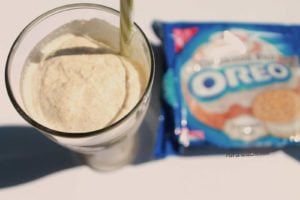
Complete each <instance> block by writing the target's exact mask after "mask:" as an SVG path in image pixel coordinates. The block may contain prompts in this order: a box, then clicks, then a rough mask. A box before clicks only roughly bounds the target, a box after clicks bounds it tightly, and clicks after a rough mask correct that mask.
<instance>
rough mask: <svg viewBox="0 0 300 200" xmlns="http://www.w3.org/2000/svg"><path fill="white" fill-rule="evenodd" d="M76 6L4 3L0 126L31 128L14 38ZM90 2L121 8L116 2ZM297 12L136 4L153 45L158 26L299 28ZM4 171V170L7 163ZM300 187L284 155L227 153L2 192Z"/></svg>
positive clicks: (60, 175)
mask: <svg viewBox="0 0 300 200" xmlns="http://www.w3.org/2000/svg"><path fill="white" fill-rule="evenodd" d="M78 2H82V1H75V0H26V1H20V0H1V6H0V25H1V29H0V63H1V65H0V126H8V125H27V124H26V123H25V122H24V121H23V120H22V119H21V117H19V115H18V114H17V112H16V111H15V110H14V109H13V107H12V105H11V103H10V102H9V99H8V97H7V94H6V91H5V85H4V66H5V60H6V57H7V54H8V51H9V48H10V46H11V45H12V43H13V41H14V39H15V38H16V36H17V35H18V33H19V32H20V31H21V29H22V28H23V27H24V26H25V25H27V24H28V23H29V22H30V21H31V20H32V19H33V18H35V17H37V16H38V15H40V14H41V13H43V12H45V11H47V10H49V9H52V8H54V7H57V6H60V5H63V4H69V3H78ZM85 2H87V3H92V2H93V3H99V4H104V5H106V6H110V7H113V8H116V9H119V1H118V0H110V1H108V0H107V1H103V0H98V1H85ZM299 8H300V2H299V0H284V1H281V0H248V1H244V0H226V1H225V0H224V1H222V0H206V1H205V0H136V1H135V21H136V22H137V23H138V24H139V25H140V26H141V28H142V29H143V30H144V31H145V33H146V35H147V36H148V37H149V39H150V41H151V42H153V43H155V44H158V43H159V41H158V39H157V38H156V37H155V35H154V34H153V32H152V30H151V23H152V22H153V20H167V21H175V20H183V21H188V20H192V21H248V22H249V21H250V22H280V23H298V24H300V10H299ZM150 112H151V111H150ZM154 127H155V126H154ZM153 131H155V130H153ZM1 134H3V132H0V140H1ZM296 154H297V152H296ZM299 155H300V151H299V153H298V156H299ZM2 156H3V155H2ZM0 157H1V152H0ZM0 164H3V163H1V159H0ZM0 174H1V172H0ZM0 181H1V176H0ZM299 185H300V163H299V161H297V160H296V159H294V158H292V157H290V156H289V155H286V154H285V153H283V152H281V151H276V152H273V153H269V154H266V155H260V156H248V157H235V158H229V157H226V156H225V155H222V154H221V155H214V156H197V157H188V158H186V157H184V158H179V157H170V158H167V159H164V160H160V161H153V162H148V163H145V164H142V165H137V166H128V167H125V168H123V169H121V170H118V171H114V172H109V173H97V172H94V171H92V170H90V169H89V168H87V167H84V166H80V167H75V168H72V169H68V170H62V171H59V172H56V173H52V174H50V175H48V176H44V177H41V178H39V179H36V180H33V181H31V182H27V183H24V184H21V185H17V186H12V187H8V188H4V189H1V188H0V200H10V199H12V200H18V199H22V200H27V199H28V200H35V199H43V200H53V199H72V200H82V199H89V200H93V199H132V200H134V199H151V200H153V199H173V200H175V199H249V200H253V199H289V200H292V199H299V198H300V194H299Z"/></svg>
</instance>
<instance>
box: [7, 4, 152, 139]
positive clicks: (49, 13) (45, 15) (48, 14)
mask: <svg viewBox="0 0 300 200" xmlns="http://www.w3.org/2000/svg"><path fill="white" fill-rule="evenodd" d="M75 9H95V10H102V11H105V12H109V13H111V14H113V15H116V16H120V12H119V11H117V10H115V9H113V8H110V7H107V6H104V5H100V4H93V3H76V4H67V5H63V6H59V7H56V8H53V9H51V10H49V11H47V12H45V13H43V14H41V15H39V16H38V17H36V18H35V19H33V20H32V21H31V22H30V23H29V24H28V25H27V26H25V27H24V28H23V29H22V31H21V32H20V33H19V35H18V36H17V38H16V39H15V40H14V42H13V44H12V46H11V48H10V50H9V53H8V57H7V60H6V64H5V86H6V90H7V93H8V96H9V99H10V101H11V102H12V104H13V106H14V107H15V109H16V111H17V112H18V113H19V114H20V115H21V117H23V119H25V120H26V121H27V122H28V123H29V124H31V125H32V126H33V127H35V128H38V129H39V130H41V131H44V132H45V133H47V134H51V135H54V136H59V137H65V138H87V137H91V136H96V135H99V134H102V133H104V132H106V131H109V130H111V129H113V128H115V127H117V126H118V125H119V124H121V123H122V122H123V121H125V120H126V119H127V118H128V117H130V116H131V115H132V114H133V113H134V111H135V110H136V109H137V108H138V107H139V106H140V105H141V104H142V102H143V100H144V99H145V97H146V95H147V94H148V92H149V90H150V89H151V87H152V85H153V80H154V71H155V69H154V68H155V66H154V54H153V51H152V48H151V44H150V42H149V41H148V39H147V37H146V34H145V33H144V32H143V31H142V29H141V28H140V27H139V26H138V25H137V24H136V23H135V22H134V26H135V27H136V28H137V30H138V32H139V33H141V35H142V36H143V38H144V40H145V42H146V44H147V47H148V50H149V54H150V55H149V56H150V68H151V69H150V74H149V80H148V83H147V86H146V88H145V91H144V93H143V94H142V96H141V97H140V99H139V101H138V102H137V103H136V104H135V106H134V107H133V108H132V109H131V110H130V111H129V112H128V113H127V114H126V115H125V116H123V117H122V118H121V119H119V120H118V121H116V122H114V123H112V124H110V125H109V126H106V127H104V128H101V129H97V130H94V131H87V132H63V131H58V130H54V129H51V128H48V127H46V126H44V125H42V124H41V123H39V122H37V121H36V120H34V119H33V118H31V117H30V116H29V115H28V114H27V113H26V112H25V111H24V110H23V109H22V108H21V106H20V105H19V103H18V102H17V100H16V98H15V97H14V94H13V91H12V88H11V84H10V80H9V79H10V78H9V74H10V72H9V71H10V70H9V68H10V65H11V61H12V58H13V57H14V55H15V52H16V50H17V48H18V46H19V44H20V43H21V42H22V39H23V37H24V36H25V35H26V34H27V33H28V32H29V31H30V30H31V28H34V27H35V25H36V24H38V23H39V22H41V21H43V20H44V19H47V18H48V17H51V16H52V15H54V14H58V13H61V12H65V11H69V10H75Z"/></svg>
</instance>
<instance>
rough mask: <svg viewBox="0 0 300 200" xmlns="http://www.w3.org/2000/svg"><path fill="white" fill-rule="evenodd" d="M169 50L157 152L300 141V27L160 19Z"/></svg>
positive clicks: (156, 25) (159, 28) (158, 30)
mask: <svg viewBox="0 0 300 200" xmlns="http://www.w3.org/2000/svg"><path fill="white" fill-rule="evenodd" d="M153 27H154V30H155V32H156V34H157V35H158V37H159V38H160V39H161V41H162V45H163V48H164V53H165V57H166V72H165V74H164V78H163V92H162V93H163V99H164V102H163V108H162V110H163V111H162V116H161V126H160V129H159V131H158V132H159V133H158V140H159V141H158V145H157V148H156V155H157V156H159V157H161V156H163V155H166V154H178V153H179V154H180V152H182V151H184V149H187V148H192V147H199V146H200V147H201V146H202V145H213V146H217V147H221V148H249V147H251V148H253V147H276V148H278V147H283V146H286V145H288V144H295V143H297V142H298V141H300V135H299V133H300V68H299V54H300V40H299V39H300V27H299V26H296V25H294V26H287V25H269V24H246V23H186V22H185V23H161V22H156V23H154V26H153Z"/></svg>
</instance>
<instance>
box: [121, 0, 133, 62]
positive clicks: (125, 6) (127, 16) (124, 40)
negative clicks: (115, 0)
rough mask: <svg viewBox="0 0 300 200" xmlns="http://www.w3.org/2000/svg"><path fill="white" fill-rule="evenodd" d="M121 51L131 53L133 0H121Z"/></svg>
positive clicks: (123, 53) (126, 53) (125, 53)
mask: <svg viewBox="0 0 300 200" xmlns="http://www.w3.org/2000/svg"><path fill="white" fill-rule="evenodd" d="M120 7H121V9H120V10H121V14H120V53H121V54H122V55H125V56H127V55H128V54H129V42H130V40H131V37H132V27H133V21H132V10H133V0H120Z"/></svg>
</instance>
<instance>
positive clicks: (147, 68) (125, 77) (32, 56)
mask: <svg viewBox="0 0 300 200" xmlns="http://www.w3.org/2000/svg"><path fill="white" fill-rule="evenodd" d="M119 18H120V15H119V12H118V11H116V10H114V9H111V8H108V7H105V6H102V5H97V4H71V5H66V6H62V7H59V8H55V9H53V10H50V11H48V12H46V13H44V14H42V15H41V16H39V17H37V18H36V19H34V20H33V21H32V22H31V23H29V24H28V25H27V26H26V27H25V28H24V29H23V31H22V32H21V33H20V34H19V36H18V37H17V39H16V40H15V42H14V44H13V46H12V48H11V50H10V53H9V56H8V59H7V63H6V70H5V82H6V87H7V91H8V95H9V97H10V100H11V102H12V104H13V106H14V107H15V108H16V110H17V111H18V113H19V114H20V115H21V116H22V117H23V118H24V119H25V120H26V121H27V122H29V123H30V124H31V125H32V126H33V127H35V128H37V129H39V130H40V131H41V132H42V133H43V134H45V135H46V136H47V137H49V138H50V139H52V140H53V141H55V142H57V143H59V144H61V145H63V146H65V147H67V148H69V149H71V150H74V151H76V152H78V153H80V154H81V155H82V156H83V158H84V160H85V161H86V163H87V164H88V165H89V166H90V167H92V168H93V169H96V170H112V169H116V168H119V167H121V166H124V165H125V164H128V163H130V161H131V160H132V159H133V157H134V155H135V151H136V146H137V140H136V132H137V130H138V128H139V126H140V124H141V122H142V120H143V119H144V116H145V113H146V111H147V108H148V105H149V100H150V95H151V88H152V83H153V78H154V77H153V76H154V60H153V53H152V50H151V46H150V43H149V42H148V40H147V38H146V36H145V34H144V33H143V31H142V30H141V29H140V28H139V27H138V25H136V24H135V25H134V27H133V30H132V37H131V39H130V44H129V46H128V52H127V53H126V57H125V56H122V55H120V54H119V53H118V52H119V26H120V23H119V21H120V19H119Z"/></svg>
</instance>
